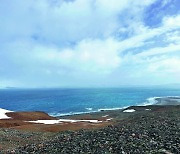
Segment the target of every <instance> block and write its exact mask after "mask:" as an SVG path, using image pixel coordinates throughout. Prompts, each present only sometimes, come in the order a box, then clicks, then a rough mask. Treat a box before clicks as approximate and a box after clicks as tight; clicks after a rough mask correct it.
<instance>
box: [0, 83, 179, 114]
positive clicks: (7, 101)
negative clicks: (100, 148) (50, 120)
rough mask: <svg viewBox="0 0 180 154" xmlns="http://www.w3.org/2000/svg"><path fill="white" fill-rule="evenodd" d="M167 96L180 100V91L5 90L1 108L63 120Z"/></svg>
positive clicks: (102, 89)
mask: <svg viewBox="0 0 180 154" xmlns="http://www.w3.org/2000/svg"><path fill="white" fill-rule="evenodd" d="M164 96H180V89H177V88H174V89H173V88H154V87H151V88H148V87H146V88H145V87H143V88H140V87H138V88H135V87H132V88H130V87H129V88H82V89H81V88H79V89H1V90H0V108H3V109H7V110H11V111H44V112H47V113H49V114H50V115H53V116H61V115H72V114H81V113H88V112H97V111H100V110H108V109H120V108H124V107H128V106H131V105H147V104H153V103H155V101H154V99H153V98H155V97H164Z"/></svg>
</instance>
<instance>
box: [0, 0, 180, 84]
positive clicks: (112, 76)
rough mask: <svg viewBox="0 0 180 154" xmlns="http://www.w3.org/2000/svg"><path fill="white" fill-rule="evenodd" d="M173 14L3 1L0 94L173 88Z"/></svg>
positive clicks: (171, 7) (166, 5) (177, 49)
mask: <svg viewBox="0 0 180 154" xmlns="http://www.w3.org/2000/svg"><path fill="white" fill-rule="evenodd" d="M179 6H180V2H179V1H178V0H172V1H169V0H168V1H167V0H162V1H160V0H144V1H143V2H142V1H141V2H140V1H138V0H126V1H120V0H112V1H111V2H110V1H108V0H86V1H84V0H60V1H56V0H27V1H22V0H13V1H10V0H6V1H2V2H1V3H0V34H1V35H0V44H1V46H0V84H1V85H0V87H3V86H20V87H90V86H120V85H132V84H133V85H153V84H167V83H180V75H179V74H180V69H179V67H178V66H180V45H179V44H180V13H179V9H178V8H179ZM157 10H158V11H157Z"/></svg>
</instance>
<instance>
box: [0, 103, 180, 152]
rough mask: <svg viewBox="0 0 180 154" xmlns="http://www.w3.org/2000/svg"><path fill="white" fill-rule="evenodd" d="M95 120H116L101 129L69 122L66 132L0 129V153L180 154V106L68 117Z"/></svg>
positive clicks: (49, 127) (131, 109) (37, 125)
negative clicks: (179, 148)
mask: <svg viewBox="0 0 180 154" xmlns="http://www.w3.org/2000/svg"><path fill="white" fill-rule="evenodd" d="M123 111H128V112H123ZM129 111H130V112H129ZM132 111H133V112H132ZM95 117H96V118H100V117H101V118H107V119H109V118H113V119H111V122H109V123H105V124H106V125H101V126H100V125H99V124H90V123H84V122H78V123H69V124H67V123H66V124H65V125H66V127H64V126H63V127H64V128H65V129H64V130H61V131H57V132H56V131H55V132H54V131H51V130H52V127H54V128H56V129H57V128H58V127H62V125H61V124H58V125H57V124H56V125H43V124H35V128H37V127H44V128H46V131H36V130H33V129H31V130H29V129H28V128H29V125H28V126H27V125H26V126H27V127H24V128H26V129H15V128H10V129H0V134H2V135H1V138H2V139H1V140H0V145H1V146H0V151H3V152H4V153H25V152H26V153H31V152H33V153H57V152H58V153H79V150H81V151H82V152H83V153H94V150H97V151H96V153H103V152H102V148H103V149H105V150H106V151H107V152H109V153H123V151H124V152H125V153H134V152H136V153H163V152H164V153H168V152H171V153H178V147H179V146H180V144H179V143H180V140H178V139H177V136H178V135H180V134H179V133H180V131H179V123H180V105H149V106H131V107H128V108H126V109H124V110H122V111H119V110H114V111H102V112H98V113H96V114H93V113H92V114H86V115H75V116H72V117H70V116H68V117H66V118H68V119H70V118H73V119H79V118H85V119H88V118H95ZM31 126H32V125H31ZM77 126H78V127H77ZM82 126H83V127H82ZM84 126H85V127H84ZM86 126H87V127H86ZM73 127H74V128H75V127H76V129H72V128H73ZM47 128H48V129H47ZM28 136H29V137H28ZM16 140H18V142H17V141H16ZM82 140H83V141H84V142H82ZM170 141H171V142H170ZM169 142H170V143H169ZM86 143H87V144H86ZM1 148H2V149H1ZM122 148H123V149H122Z"/></svg>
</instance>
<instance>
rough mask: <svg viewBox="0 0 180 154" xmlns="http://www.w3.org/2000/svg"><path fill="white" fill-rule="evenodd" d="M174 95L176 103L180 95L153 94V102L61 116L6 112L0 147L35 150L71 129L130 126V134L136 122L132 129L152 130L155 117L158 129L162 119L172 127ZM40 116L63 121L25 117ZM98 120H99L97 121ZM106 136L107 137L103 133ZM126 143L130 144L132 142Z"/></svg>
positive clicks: (175, 110)
mask: <svg viewBox="0 0 180 154" xmlns="http://www.w3.org/2000/svg"><path fill="white" fill-rule="evenodd" d="M164 99H165V100H164ZM176 99H178V103H179V100H180V97H176V98H174V96H173V97H172V96H171V97H170V98H168V100H167V97H166V98H159V97H158V98H155V100H156V101H159V102H157V103H156V104H154V105H147V106H130V107H127V108H124V109H118V110H102V111H100V112H93V113H86V114H76V115H66V116H63V117H62V116H61V117H51V116H49V115H48V114H46V113H44V112H10V113H7V116H9V117H11V118H8V119H0V127H1V128H0V134H1V135H2V136H1V137H2V138H1V140H0V151H3V150H5V151H6V152H7V151H8V152H9V151H13V150H14V151H15V152H17V153H18V152H19V153H21V152H22V151H21V148H18V147H23V149H24V148H25V147H24V146H25V145H26V144H27V143H28V145H27V147H28V149H26V148H25V149H26V150H25V151H26V152H29V148H30V149H31V150H32V151H35V152H37V153H38V150H40V149H39V144H40V143H41V142H43V143H46V142H48V143H51V142H52V141H53V142H55V141H54V140H56V139H57V136H59V135H60V136H61V135H62V136H63V134H66V135H67V136H70V138H71V134H74V133H75V134H76V133H80V134H81V135H82V136H86V135H87V134H86V132H87V133H88V132H89V133H94V132H106V131H107V130H108V131H110V132H111V134H114V133H115V132H114V130H111V129H112V128H113V129H115V128H118V129H119V128H121V127H127V128H128V130H129V131H128V132H130V135H131V134H133V132H132V131H131V129H133V130H134V126H137V128H136V129H135V130H134V132H136V131H139V130H138V129H142V128H139V127H143V129H145V130H146V131H151V129H150V128H149V126H150V125H155V126H154V127H157V126H156V123H157V121H158V120H159V125H158V129H159V127H162V126H163V125H165V124H164V123H162V122H163V121H164V120H165V121H167V120H169V123H168V124H167V125H165V126H166V127H167V128H168V129H170V130H171V122H172V121H173V123H174V122H175V124H177V126H178V122H179V120H180V115H179V113H180V104H177V101H175V100H176ZM162 100H163V101H162ZM164 102H166V103H164ZM167 102H168V103H167ZM40 117H41V118H40ZM143 117H144V118H145V119H146V120H145V119H144V118H143ZM174 117H176V118H174ZM39 119H41V120H46V121H47V120H50V121H56V120H59V119H61V120H62V119H64V121H63V122H61V123H49V124H43V123H35V122H34V123H33V122H28V121H37V120H39ZM138 119H139V120H138ZM161 119H164V120H161ZM69 120H71V121H69ZM92 120H93V121H92ZM95 120H96V121H95ZM97 120H98V121H99V122H97ZM144 120H145V121H144ZM143 121H144V122H143ZM148 123H149V124H148ZM147 124H148V125H147ZM147 126H148V127H147ZM163 127H164V126H163ZM169 127H170V128H169ZM167 128H166V129H167ZM173 129H174V126H173ZM170 130H169V131H170ZM169 131H168V132H169ZM176 131H177V132H176V133H177V134H178V133H180V132H179V131H178V128H177V129H176ZM122 133H125V134H126V132H124V129H123V132H122ZM160 133H161V132H160ZM134 134H136V133H134ZM24 136H31V137H30V138H29V137H27V138H24ZM62 136H61V137H60V138H62V139H64V137H62ZM42 137H43V138H42ZM162 137H164V136H162ZM22 138H23V139H22ZM75 138H76V137H75ZM17 139H18V140H19V142H17V141H16V140H17ZM105 139H108V138H107V137H105ZM143 140H144V139H143ZM164 140H165V139H164ZM72 141H73V143H72V144H76V142H77V141H74V139H72ZM165 141H166V140H165ZM123 142H126V140H125V139H124V140H123ZM34 143H36V144H37V145H35V147H34V148H35V149H37V151H36V150H35V149H34V148H32V146H31V144H34ZM58 144H60V143H58ZM61 144H63V143H61ZM48 145H49V144H48ZM129 146H130V147H131V145H129ZM43 147H44V148H46V149H48V148H49V150H53V149H52V148H51V147H48V146H47V145H43V146H42V149H43ZM47 147H48V148H47ZM17 148H18V149H17ZM65 150H66V152H68V151H67V150H68V149H65ZM52 152H53V151H52ZM69 152H70V151H69Z"/></svg>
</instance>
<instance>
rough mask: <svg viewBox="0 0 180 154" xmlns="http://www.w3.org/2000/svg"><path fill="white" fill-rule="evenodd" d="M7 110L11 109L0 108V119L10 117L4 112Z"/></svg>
mask: <svg viewBox="0 0 180 154" xmlns="http://www.w3.org/2000/svg"><path fill="white" fill-rule="evenodd" d="M8 112H13V111H9V110H5V109H1V108H0V119H9V118H11V117H8V116H7V115H6V113H8Z"/></svg>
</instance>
